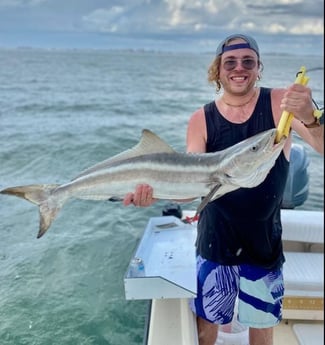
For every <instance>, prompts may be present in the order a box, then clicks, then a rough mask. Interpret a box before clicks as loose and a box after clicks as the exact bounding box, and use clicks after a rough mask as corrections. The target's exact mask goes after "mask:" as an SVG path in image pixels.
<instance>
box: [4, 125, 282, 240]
mask: <svg viewBox="0 0 325 345" xmlns="http://www.w3.org/2000/svg"><path fill="white" fill-rule="evenodd" d="M276 133H277V131H276V129H275V128H272V129H269V130H266V131H263V132H261V133H259V134H256V135H254V136H252V137H249V138H247V139H245V140H243V141H241V142H239V143H237V144H235V145H233V146H230V147H228V148H226V149H224V150H221V151H217V152H214V153H188V152H177V151H175V150H174V149H173V148H172V147H171V146H170V145H169V144H168V143H166V142H165V141H164V140H163V139H161V138H160V137H159V136H158V135H156V134H155V133H154V132H152V131H151V130H149V129H143V130H142V135H141V138H140V140H139V142H138V143H137V144H136V145H135V146H134V147H132V148H130V149H127V150H125V151H122V152H121V153H119V154H117V155H115V156H112V157H110V158H108V159H106V160H104V161H102V162H100V163H97V164H95V165H93V166H91V167H89V168H88V169H86V170H84V171H82V172H81V173H79V174H78V175H77V176H76V177H75V178H73V179H72V180H70V181H68V182H67V183H63V184H32V185H24V186H15V187H8V188H5V189H3V190H1V191H0V193H1V194H7V195H12V196H17V197H20V198H23V199H26V200H27V201H30V202H31V203H34V204H36V205H37V206H38V207H39V214H40V222H39V231H38V234H37V238H40V237H42V236H43V235H44V234H45V232H46V231H47V230H48V229H49V227H50V226H51V224H52V222H53V220H54V219H55V218H56V217H57V215H58V213H59V211H60V210H61V209H62V207H63V205H64V204H65V203H66V202H67V201H68V200H69V199H86V200H87V199H88V200H112V201H113V200H115V201H116V200H120V201H121V200H123V198H124V196H125V195H126V194H127V193H129V192H132V191H134V190H135V188H136V186H137V185H139V184H144V183H145V184H149V185H151V186H152V187H153V197H154V198H156V199H164V200H179V201H180V200H189V199H191V200H195V199H197V198H201V200H202V202H201V203H200V205H199V206H198V208H197V214H198V213H199V212H201V211H202V209H203V208H204V207H205V206H206V205H207V203H208V202H210V201H213V200H215V199H216V198H219V197H221V196H222V195H224V194H226V193H229V192H231V191H234V190H236V189H238V188H252V187H255V186H257V185H259V184H260V183H262V182H263V181H264V179H265V178H266V176H267V174H268V173H269V171H270V169H271V168H272V167H273V166H274V164H275V161H276V159H277V157H278V156H279V154H280V152H281V150H282V149H283V146H284V142H285V139H282V140H281V141H280V142H279V143H275V137H276Z"/></svg>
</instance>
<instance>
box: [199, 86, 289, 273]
mask: <svg viewBox="0 0 325 345" xmlns="http://www.w3.org/2000/svg"><path fill="white" fill-rule="evenodd" d="M270 92H271V89H267V88H261V89H260V96H259V98H258V101H257V104H256V106H255V109H254V112H253V114H252V116H251V117H250V118H249V119H248V120H247V121H246V122H244V123H240V124H236V123H231V122H229V121H228V120H226V119H225V118H224V117H223V116H222V115H221V114H220V112H219V111H218V109H217V107H216V104H215V102H214V101H213V102H211V103H209V104H206V105H205V106H204V112H205V119H206V125H207V145H206V151H207V152H215V151H220V150H223V149H225V148H227V147H229V146H232V145H234V144H236V143H238V142H240V141H242V140H244V139H246V138H248V137H251V136H253V135H255V134H257V133H260V132H262V131H264V130H267V129H270V128H275V124H274V120H273V115H272V109H271V96H270ZM288 170H289V162H288V161H287V159H286V158H285V156H284V153H283V152H281V154H280V156H279V157H278V159H277V160H276V163H275V165H274V167H273V168H272V169H271V170H270V172H269V174H268V175H267V177H266V179H265V180H264V181H263V182H262V183H261V184H260V185H258V186H257V187H254V188H240V189H238V190H236V191H233V192H230V193H227V194H225V195H223V196H222V197H220V198H218V199H216V200H214V201H212V202H210V203H208V205H207V206H206V207H205V208H204V209H203V210H202V212H201V213H200V218H199V222H198V235H197V241H196V246H197V253H198V254H200V255H201V256H202V257H204V258H206V259H208V260H211V261H215V262H218V263H220V264H222V265H239V264H251V265H257V266H260V267H264V268H271V269H272V268H278V267H280V266H281V265H282V264H283V262H284V255H283V248H282V239H281V236H282V225H281V219H280V209H281V202H282V197H283V193H284V188H285V184H286V179H287V175H288Z"/></svg>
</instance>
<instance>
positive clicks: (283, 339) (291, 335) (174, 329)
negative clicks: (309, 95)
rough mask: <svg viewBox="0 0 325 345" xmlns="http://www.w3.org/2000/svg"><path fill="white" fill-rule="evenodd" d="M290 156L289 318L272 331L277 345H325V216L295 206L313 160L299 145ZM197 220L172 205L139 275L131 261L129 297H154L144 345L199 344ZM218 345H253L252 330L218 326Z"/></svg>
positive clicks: (286, 217) (286, 223)
mask: <svg viewBox="0 0 325 345" xmlns="http://www.w3.org/2000/svg"><path fill="white" fill-rule="evenodd" d="M291 155H292V156H291V162H293V163H292V164H290V169H289V177H288V180H287V184H286V189H285V194H284V200H283V204H282V209H281V217H282V225H283V246H284V253H285V258H286V262H285V264H284V268H283V269H284V283H285V295H284V300H283V310H282V314H283V319H282V321H281V323H280V324H279V325H277V326H276V327H275V329H274V344H276V345H323V344H324V337H323V333H324V273H323V272H324V221H323V219H324V212H323V211H313V210H312V211H311V210H303V209H300V208H299V209H296V207H297V206H300V205H302V204H303V203H304V201H305V200H306V199H307V196H308V189H309V188H308V182H309V176H308V171H307V168H308V165H309V160H308V157H307V155H306V151H305V149H304V147H303V146H302V145H298V144H294V145H293V149H292V151H291ZM194 215H195V210H182V209H181V208H180V205H179V204H173V203H169V204H167V205H166V207H165V208H164V209H163V211H162V215H159V216H157V217H152V218H150V219H149V220H148V223H147V226H146V229H145V231H144V233H143V236H142V238H141V240H140V242H139V244H138V246H137V249H136V251H135V253H134V255H133V257H132V258H134V257H136V258H140V259H141V262H142V266H141V270H139V271H138V270H137V267H136V266H134V262H133V260H132V259H131V260H130V265H129V267H128V269H127V271H126V273H125V277H124V287H125V297H126V299H128V300H136V299H147V300H150V311H149V314H148V322H147V325H146V329H145V336H144V345H198V336H197V328H196V321H195V316H194V314H193V313H192V312H191V310H190V308H189V303H188V300H189V298H193V297H195V295H196V263H195V245H194V243H195V238H196V230H197V229H196V225H197V221H196V220H193V216H194ZM189 220H191V221H189ZM143 269H144V270H143ZM139 272H141V274H138V273H139ZM235 315H236V312H235ZM216 345H249V343H248V328H247V327H245V326H244V325H242V324H240V323H239V322H238V321H237V319H236V317H234V318H233V320H232V322H231V323H230V324H228V325H224V326H221V327H220V329H219V335H218V340H217V342H216Z"/></svg>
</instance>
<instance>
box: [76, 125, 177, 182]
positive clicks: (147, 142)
mask: <svg viewBox="0 0 325 345" xmlns="http://www.w3.org/2000/svg"><path fill="white" fill-rule="evenodd" d="M152 153H175V150H174V149H173V148H172V147H171V146H170V145H168V144H167V143H166V142H165V141H164V140H163V139H161V138H160V137H158V135H157V134H155V133H154V132H152V131H150V130H149V129H143V130H142V136H141V138H140V141H139V142H138V143H137V144H136V145H135V146H133V148H131V149H128V150H126V151H123V152H121V153H119V154H117V155H115V156H113V157H110V158H108V159H106V160H104V161H102V162H100V163H97V164H95V165H93V166H92V167H90V168H88V169H86V170H84V171H82V172H81V173H80V174H79V175H78V176H76V177H75V178H74V179H73V180H75V179H77V178H79V177H82V176H85V175H88V174H90V173H92V172H94V171H96V170H99V169H104V168H107V167H109V166H110V165H112V164H113V163H116V162H118V161H122V160H125V159H129V158H133V157H137V156H142V155H146V154H152Z"/></svg>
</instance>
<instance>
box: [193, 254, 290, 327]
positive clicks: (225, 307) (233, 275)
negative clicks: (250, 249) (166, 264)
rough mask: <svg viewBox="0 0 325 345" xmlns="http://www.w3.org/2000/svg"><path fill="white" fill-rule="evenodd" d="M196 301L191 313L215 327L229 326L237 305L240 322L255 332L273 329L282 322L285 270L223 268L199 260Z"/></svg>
mask: <svg viewBox="0 0 325 345" xmlns="http://www.w3.org/2000/svg"><path fill="white" fill-rule="evenodd" d="M197 272H198V273H197V275H198V276H197V279H198V290H197V297H196V298H195V299H193V300H191V301H190V307H191V309H192V311H193V312H194V313H195V314H196V315H197V316H200V317H201V318H203V319H205V320H208V321H210V322H212V323H216V324H221V325H223V324H227V323H229V322H231V320H232V318H233V316H234V309H235V306H236V304H237V303H238V321H239V322H240V323H242V324H243V325H246V326H248V327H253V328H268V327H273V326H275V325H276V324H278V323H279V322H280V321H281V318H282V308H281V307H282V298H283V293H284V285H283V275H282V268H280V269H273V270H268V269H265V268H261V267H257V266H252V265H246V264H243V265H238V266H223V265H219V264H218V263H215V262H212V261H209V260H206V259H204V258H202V257H201V256H200V255H199V256H198V257H197Z"/></svg>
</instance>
